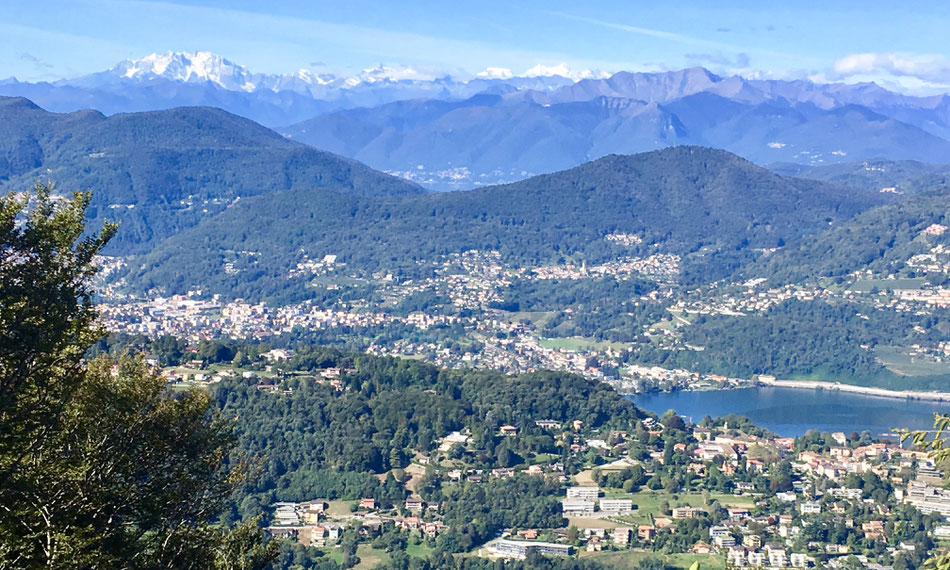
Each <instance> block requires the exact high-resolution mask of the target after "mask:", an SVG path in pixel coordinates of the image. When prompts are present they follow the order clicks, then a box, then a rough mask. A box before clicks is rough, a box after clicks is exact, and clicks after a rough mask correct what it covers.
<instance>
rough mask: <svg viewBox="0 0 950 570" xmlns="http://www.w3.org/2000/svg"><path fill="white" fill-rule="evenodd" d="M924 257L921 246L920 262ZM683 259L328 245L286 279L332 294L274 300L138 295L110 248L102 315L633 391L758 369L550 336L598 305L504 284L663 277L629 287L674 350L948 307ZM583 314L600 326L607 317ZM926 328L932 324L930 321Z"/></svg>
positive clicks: (931, 355) (864, 286) (189, 331)
mask: <svg viewBox="0 0 950 570" xmlns="http://www.w3.org/2000/svg"><path fill="white" fill-rule="evenodd" d="M938 230H939V228H938V229H937V230H932V231H938ZM928 231H931V230H929V229H928ZM605 240H606V241H608V242H610V243H612V244H618V245H620V246H622V247H643V244H642V240H641V238H640V237H639V236H636V235H634V234H610V235H608V236H606V237H605ZM942 247H943V246H942V245H938V246H936V247H935V248H934V250H933V252H932V253H931V254H929V255H930V257H927V259H930V260H931V261H933V260H938V261H939V260H943V259H944V258H945V257H946V255H945V252H944V251H943V249H941V248H942ZM924 261H925V260H923V258H921V257H920V256H916V257H914V258H912V259H911V262H912V263H911V265H913V264H914V263H917V264H920V263H924ZM679 263H680V260H679V258H678V256H672V255H666V254H659V253H654V254H651V255H649V256H646V257H642V258H635V257H624V256H621V257H619V258H618V259H617V260H616V261H615V262H610V263H605V264H601V265H594V266H587V265H586V264H580V265H576V264H571V263H565V264H561V265H554V266H541V267H513V266H509V265H506V264H505V263H503V262H502V259H501V255H500V254H499V252H497V251H478V250H470V251H466V252H464V253H461V254H454V255H450V256H446V257H445V258H444V259H443V261H442V262H441V263H440V264H438V265H437V266H435V267H434V268H433V269H432V274H431V276H430V277H426V278H420V279H407V278H396V277H394V276H393V275H392V274H390V273H385V272H383V273H380V274H378V275H374V276H373V278H372V279H366V278H354V277H347V268H346V264H344V263H341V262H340V261H339V260H338V257H337V256H336V255H333V254H327V255H325V256H323V257H321V258H318V259H314V260H310V259H308V260H305V261H303V262H300V263H298V264H297V266H296V267H295V268H294V269H292V270H291V271H290V273H289V274H288V278H290V277H294V276H301V275H306V276H309V278H312V279H314V284H315V285H314V287H315V288H316V289H315V291H319V290H322V291H324V294H323V298H322V299H320V297H317V298H316V299H310V300H305V301H302V302H299V303H290V304H271V303H268V302H267V301H256V302H251V301H245V300H243V299H227V298H224V297H222V296H221V295H219V294H214V295H208V294H206V293H204V291H203V290H202V289H201V288H197V287H196V288H195V289H193V290H191V291H189V292H188V293H187V294H185V295H172V296H168V297H164V296H154V297H149V298H147V299H140V298H134V297H129V296H127V295H126V294H124V293H123V292H122V291H123V289H122V284H121V280H120V281H118V282H116V281H114V280H111V279H110V276H112V275H114V274H117V273H119V272H120V270H121V269H122V267H123V266H124V262H123V261H122V260H121V259H117V258H103V259H102V261H101V264H100V265H101V267H102V278H103V280H104V281H103V287H102V291H101V295H102V298H103V300H104V301H105V302H104V303H103V305H102V321H103V324H104V326H106V327H107V328H108V329H109V330H111V331H114V332H116V333H122V334H127V335H145V336H148V337H150V338H155V337H160V336H162V335H174V336H177V337H180V338H184V339H188V340H189V341H191V342H199V341H201V340H208V339H214V338H230V339H234V340H258V341H261V340H267V341H271V340H273V339H275V338H279V337H281V335H283V336H287V337H290V336H297V337H306V336H307V335H310V336H314V335H316V337H317V338H319V340H320V341H321V342H331V343H351V345H353V344H352V343H356V344H355V345H354V346H356V347H357V348H360V349H362V350H366V351H367V352H369V353H371V354H376V355H389V356H402V357H412V358H422V359H425V360H427V361H430V362H432V363H434V364H437V365H439V366H443V367H447V368H483V369H491V370H497V371H501V372H508V373H519V372H528V371H534V370H541V369H552V370H564V371H570V372H573V373H577V374H581V375H584V376H587V377H590V378H596V379H599V380H602V381H606V382H610V383H611V384H612V385H614V387H616V388H617V389H618V390H620V391H622V392H623V393H639V392H650V391H656V390H660V391H668V390H679V389H688V390H702V389H722V388H734V387H744V386H749V385H753V384H754V383H755V379H754V378H753V377H752V375H747V376H744V377H729V376H728V375H721V374H714V373H708V372H705V373H703V372H700V371H696V370H688V369H683V368H676V367H670V368H666V367H662V366H656V365H650V364H647V363H640V362H637V361H636V359H635V358H634V359H631V358H630V356H629V354H630V350H631V348H633V347H634V345H635V343H631V342H609V341H605V340H602V339H601V338H596V337H572V336H565V337H556V336H555V337H551V336H549V335H552V334H559V333H558V332H557V331H558V330H560V329H558V328H554V329H552V328H551V326H550V325H549V324H547V323H549V322H550V321H551V319H559V320H560V321H562V322H566V323H569V324H570V323H574V322H579V321H581V320H585V319H586V320H587V321H589V319H588V317H587V315H586V314H585V313H584V311H586V310H588V309H586V308H585V307H583V306H581V307H574V306H571V305H565V306H561V307H545V310H543V311H537V310H536V311H524V310H513V309H511V308H509V307H508V306H507V305H506V301H505V295H506V291H507V290H510V289H511V288H512V287H514V286H515V285H518V284H522V285H523V284H531V283H537V284H539V285H540V284H543V283H548V282H550V283H554V284H562V283H563V284H570V283H574V284H580V285H579V286H585V287H586V286H587V285H585V284H588V283H589V284H595V283H597V282H598V280H600V279H603V278H605V277H609V278H611V279H616V280H619V282H623V281H624V280H634V279H640V280H646V282H647V283H653V284H654V285H653V287H654V288H653V290H650V291H647V292H644V293H643V294H640V295H637V296H631V297H629V298H628V299H629V300H628V301H627V304H628V305H630V306H631V307H632V308H633V309H636V310H646V311H653V313H654V314H655V316H653V317H652V320H647V321H646V322H643V324H640V325H639V327H640V329H641V331H640V332H639V335H640V338H641V339H644V340H646V341H648V342H649V343H651V344H653V345H655V346H656V347H657V348H658V349H662V350H666V351H681V350H692V351H701V350H703V348H704V347H702V346H695V345H691V344H689V342H688V341H685V340H684V335H683V333H684V332H687V331H688V330H689V327H690V326H692V325H693V323H694V322H695V321H696V320H697V319H703V318H709V317H714V316H727V317H736V318H742V317H744V316H748V315H763V314H767V313H768V312H769V311H770V310H772V309H774V308H775V307H777V306H779V305H782V304H784V303H787V302H799V303H810V302H822V303H829V302H830V303H835V304H839V305H841V304H843V305H848V304H853V305H855V306H862V307H865V306H870V307H872V308H873V310H876V311H892V312H896V313H902V312H904V313H912V314H927V313H928V312H929V311H933V310H943V309H946V308H947V307H950V287H946V286H937V287H935V286H929V285H926V284H924V283H923V280H921V279H916V280H915V279H906V278H901V279H898V278H896V277H895V276H881V275H875V274H873V273H871V272H856V273H854V274H853V275H851V276H850V277H849V278H848V279H847V280H843V281H842V280H838V281H836V282H833V283H823V284H818V283H812V284H807V285H782V286H774V287H773V286H769V283H768V281H767V280H766V279H764V278H756V279H751V280H747V281H745V282H741V283H735V284H728V283H727V284H714V285H711V286H706V287H702V288H697V289H684V288H682V287H674V286H672V285H671V284H670V282H669V279H670V278H671V277H674V276H676V275H677V274H678V272H679V270H680V269H679ZM557 286H560V285H557ZM572 286H575V285H572ZM321 288H322V289H321ZM363 291H365V293H363ZM631 314H634V313H631ZM590 316H591V317H593V316H595V315H590ZM593 322H594V323H596V321H593ZM584 326H585V327H586V328H587V329H590V331H591V333H593V334H600V333H599V331H598V330H597V328H596V325H594V327H593V328H592V329H591V328H590V327H591V325H584ZM585 330H586V329H585ZM918 332H919V333H920V334H921V336H922V337H923V336H924V335H925V334H926V333H927V332H928V331H927V330H924V329H921V330H920V331H918ZM561 334H563V333H561ZM897 350H898V353H899V354H895V358H897V359H910V360H913V361H918V362H925V363H930V364H929V366H930V367H931V368H932V369H934V370H941V368H940V367H941V366H942V365H943V362H944V359H945V358H947V357H948V356H950V344H948V343H947V342H941V341H936V342H933V341H925V340H920V341H917V342H915V343H914V344H913V345H911V346H904V347H898V349H897Z"/></svg>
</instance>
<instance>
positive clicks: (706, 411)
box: [629, 387, 950, 437]
mask: <svg viewBox="0 0 950 570" xmlns="http://www.w3.org/2000/svg"><path fill="white" fill-rule="evenodd" d="M629 398H630V399H631V400H633V401H634V403H636V404H637V406H639V407H641V408H644V409H646V410H649V411H651V412H654V413H657V414H663V413H664V412H666V411H667V410H670V409H673V410H676V411H677V413H679V414H680V415H682V416H686V417H691V418H692V420H693V421H695V422H698V421H700V420H701V419H703V416H706V415H709V416H712V417H717V416H724V415H726V414H730V413H734V414H739V415H742V416H746V417H748V418H749V419H750V420H752V421H753V422H754V423H755V424H756V425H759V426H762V427H764V428H767V429H769V430H771V431H773V432H775V433H777V434H779V435H781V436H786V437H792V436H799V435H803V434H804V433H805V432H806V431H808V430H810V429H817V430H820V431H825V432H836V431H843V432H845V433H848V434H849V433H851V432H852V431H857V432H861V431H863V430H868V431H870V432H871V433H872V434H874V435H875V436H877V435H879V434H882V433H887V432H889V430H890V429H891V428H909V429H924V428H926V429H929V428H931V427H932V426H933V415H934V413H935V412H937V413H947V412H950V404H948V403H946V402H932V401H926V400H902V399H895V398H881V397H876V396H866V395H863V394H854V393H849V392H839V391H835V390H803V389H795V388H773V387H757V388H742V389H739V390H712V391H705V392H683V391H680V392H667V393H658V394H637V395H633V396H629Z"/></svg>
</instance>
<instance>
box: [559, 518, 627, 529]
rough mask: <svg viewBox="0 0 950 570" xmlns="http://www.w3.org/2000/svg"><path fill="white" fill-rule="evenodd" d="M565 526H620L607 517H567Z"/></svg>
mask: <svg viewBox="0 0 950 570" xmlns="http://www.w3.org/2000/svg"><path fill="white" fill-rule="evenodd" d="M567 526H569V527H570V526H576V527H577V528H617V527H618V526H620V523H616V522H614V521H609V520H607V519H594V518H580V517H568V519H567Z"/></svg>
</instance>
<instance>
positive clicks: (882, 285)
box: [848, 277, 926, 293]
mask: <svg viewBox="0 0 950 570" xmlns="http://www.w3.org/2000/svg"><path fill="white" fill-rule="evenodd" d="M925 281H926V280H925V279H924V278H923V277H917V278H914V279H859V280H857V281H855V282H854V285H852V286H851V287H850V288H849V289H848V290H849V291H854V292H855V293H868V292H869V291H871V289H874V288H875V287H877V288H878V290H880V291H886V290H888V289H920V288H921V286H922V285H923V284H924V282H925Z"/></svg>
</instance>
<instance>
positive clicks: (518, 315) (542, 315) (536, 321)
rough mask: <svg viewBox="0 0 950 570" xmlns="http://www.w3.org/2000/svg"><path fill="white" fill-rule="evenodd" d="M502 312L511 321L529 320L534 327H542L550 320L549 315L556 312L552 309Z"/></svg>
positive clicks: (551, 315)
mask: <svg viewBox="0 0 950 570" xmlns="http://www.w3.org/2000/svg"><path fill="white" fill-rule="evenodd" d="M502 314H503V315H505V316H506V317H507V320H509V321H511V322H521V321H529V322H530V323H531V325H532V326H534V327H535V328H543V327H544V325H546V324H548V321H550V320H551V317H553V316H554V315H556V314H557V313H555V312H554V311H516V312H514V313H507V312H503V313H502Z"/></svg>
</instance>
